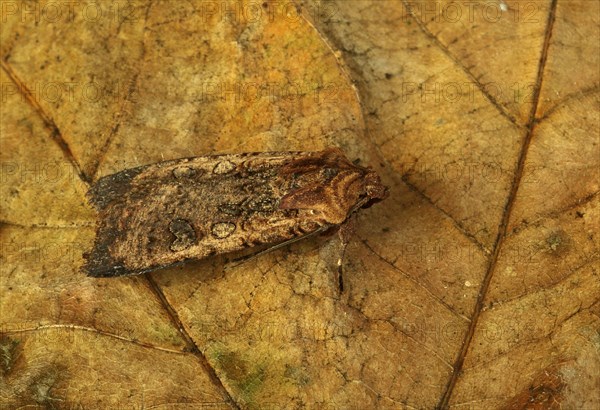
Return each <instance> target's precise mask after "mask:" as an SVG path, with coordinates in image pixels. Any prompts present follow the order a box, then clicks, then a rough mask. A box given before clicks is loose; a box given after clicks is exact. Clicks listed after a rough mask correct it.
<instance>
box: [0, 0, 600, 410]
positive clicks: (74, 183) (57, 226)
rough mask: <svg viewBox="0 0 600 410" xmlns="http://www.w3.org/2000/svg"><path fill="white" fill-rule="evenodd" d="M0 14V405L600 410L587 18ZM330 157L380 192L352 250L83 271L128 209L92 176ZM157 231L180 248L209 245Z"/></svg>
mask: <svg viewBox="0 0 600 410" xmlns="http://www.w3.org/2000/svg"><path fill="white" fill-rule="evenodd" d="M0 13H1V15H0V18H1V24H0V30H1V32H0V34H1V44H0V53H1V60H0V61H1V68H2V69H1V71H0V81H1V98H2V106H1V110H2V113H1V114H2V115H1V128H0V138H1V141H0V142H1V149H0V171H1V184H0V187H1V188H0V189H1V191H0V212H1V223H2V224H1V225H0V229H1V233H0V235H1V239H0V242H1V273H0V292H1V294H0V309H1V311H0V313H1V314H0V321H1V325H0V332H1V335H0V358H1V360H0V372H1V376H0V407H2V408H8V409H13V408H14V409H17V408H34V407H36V408H38V407H39V408H55V409H73V408H83V409H104V408H145V409H147V408H156V409H162V408H177V409H199V408H219V409H220V408H223V409H229V408H233V409H371V408H377V409H405V408H406V409H434V408H440V409H449V408H452V409H559V408H560V409H586V410H587V409H597V408H600V387H599V386H600V354H599V351H600V336H599V335H600V303H599V299H600V278H599V269H600V266H599V263H598V255H599V239H598V235H599V229H600V226H599V224H600V215H599V213H600V212H599V201H600V200H599V196H598V191H599V186H598V181H600V175H599V171H598V170H599V168H600V164H599V158H600V152H599V146H600V145H599V143H600V141H599V121H600V118H599V111H598V107H599V104H598V99H599V91H600V87H599V84H600V78H599V72H600V67H599V56H600V50H599V47H600V46H599V44H600V41H598V40H599V36H600V32H599V30H600V29H599V21H600V5H599V3H598V2H597V1H596V2H595V1H588V0H520V1H516V0H485V1H484V0H482V1H473V2H471V1H464V2H461V1H421V0H418V1H408V0H398V1H354V0H350V1H346V0H337V1H312V0H306V1H301V0H298V1H293V2H279V1H267V2H262V1H261V2H252V1H210V0H206V1H201V0H187V1H166V0H154V1H151V0H148V1H144V0H132V1H127V0H114V1H113V0H107V1H101V2H92V1H77V2H67V1H64V2H61V1H56V0H41V1H21V0H2V1H0ZM331 147H338V148H339V149H341V151H342V152H344V154H345V156H346V157H347V158H348V159H349V160H350V161H355V160H357V161H359V162H354V165H356V166H360V167H367V166H370V167H372V170H373V171H374V172H376V173H377V174H378V175H380V176H381V180H382V184H384V185H386V186H389V197H388V198H387V199H385V200H384V201H382V202H381V203H379V204H377V205H376V206H373V207H371V208H368V209H363V210H361V212H359V213H357V214H356V220H355V221H354V222H355V223H354V224H353V225H354V230H353V232H352V233H351V235H349V238H350V241H349V244H348V246H347V247H346V248H345V251H344V250H343V246H342V242H341V241H340V240H339V239H338V236H337V235H329V236H324V235H313V236H311V237H309V238H306V239H305V240H303V241H298V242H295V243H292V244H289V245H287V246H283V247H281V248H277V249H275V250H272V251H271V252H269V253H266V254H262V255H258V256H257V257H254V258H251V259H248V260H246V261H245V262H243V263H241V264H231V263H229V262H228V261H227V258H226V257H223V256H221V255H217V256H213V257H208V258H204V259H202V260H200V261H191V262H188V263H185V264H183V265H178V266H172V267H167V268H164V269H161V270H157V271H153V272H150V273H145V274H141V275H137V276H118V277H110V278H97V277H90V276H88V275H86V274H84V273H82V272H81V271H80V269H81V267H82V266H83V265H84V262H85V261H84V257H83V254H84V253H85V252H86V251H87V250H89V249H92V248H93V245H94V240H95V224H96V220H97V217H98V216H99V214H100V213H101V212H102V211H101V209H102V208H103V207H107V206H109V204H110V203H114V201H117V202H119V201H122V199H123V198H124V197H125V196H126V195H127V193H128V192H129V191H127V189H124V190H120V189H116V188H115V189H113V190H110V192H109V193H108V194H107V195H100V196H97V198H96V201H95V203H96V206H97V208H95V207H93V206H91V205H90V204H88V202H87V200H86V193H87V192H88V190H89V189H90V187H92V186H94V184H95V183H96V182H98V181H103V179H102V178H103V177H106V176H108V175H118V176H119V177H118V178H121V179H122V180H121V181H120V183H117V184H116V185H113V186H114V187H119V186H120V187H124V188H126V185H127V184H128V183H129V182H128V181H132V180H135V178H136V177H137V176H136V172H137V171H127V172H126V173H119V172H121V171H124V170H135V169H137V170H139V169H140V168H139V167H143V166H147V165H149V164H156V163H162V162H163V161H174V160H177V159H180V158H187V157H205V156H210V155H216V154H223V155H232V154H238V153H243V152H284V151H285V152H290V151H297V152H320V151H323V150H325V149H328V148H331ZM226 165H227V164H223V167H224V168H223V169H225V168H226ZM219 169H220V168H219ZM172 171H173V172H172V175H173V178H180V179H186V178H192V179H193V178H199V175H198V174H196V173H195V172H198V171H197V170H195V169H193V167H190V168H185V167H179V168H177V169H176V170H172ZM328 172H330V171H327V172H325V171H324V174H323V177H325V178H326V177H327V176H326V174H327V173H328ZM156 189H159V188H158V187H157V188H156ZM215 192H216V194H215V195H217V193H218V192H219V191H218V190H217V191H215ZM344 194H345V192H340V196H343V195H344ZM218 199H219V198H206V199H205V201H208V202H210V203H214V202H215V200H217V202H218ZM219 204H221V202H219ZM193 205H194V204H189V203H188V204H185V207H187V208H185V209H189V210H191V209H192V207H193ZM221 205H223V207H222V208H221V209H222V212H225V213H226V212H230V213H235V212H237V211H238V210H240V209H239V207H236V206H234V205H235V204H225V203H223V204H221ZM255 205H256V207H262V206H265V207H266V206H267V205H268V201H264V202H263V201H260V200H257V202H256V203H255ZM198 206H202V204H199V205H198ZM123 212H128V211H127V209H123ZM222 222H227V221H225V220H224V221H222ZM161 223H162V225H161V226H162V227H163V228H164V229H163V230H162V232H163V233H167V234H168V238H169V243H168V247H169V249H170V251H172V252H186V249H188V248H189V247H190V246H193V243H194V241H197V240H198V236H197V231H196V229H195V228H196V227H195V226H194V224H192V223H190V220H189V218H187V217H185V215H175V214H173V215H165V217H164V219H162V220H161ZM146 228H147V229H150V228H149V227H146ZM230 231H231V225H229V224H227V223H224V224H221V225H218V226H216V227H215V231H214V233H215V234H216V235H217V236H219V235H220V236H226V235H229V234H230ZM350 231H352V230H351V229H348V230H346V229H344V233H345V234H346V233H348V232H350ZM211 234H212V231H211ZM342 236H343V237H344V236H345V235H342ZM346 239H347V238H344V241H345V240H346ZM164 245H165V246H166V245H167V243H166V242H165V244H164ZM136 253H138V252H135V251H132V252H131V254H130V255H127V257H128V258H129V260H131V261H136V260H138V258H137V257H138V256H139V255H136ZM342 254H343V256H344V257H343V258H341V269H340V268H339V267H338V260H339V259H340V256H341V255H342ZM340 273H341V276H342V277H343V280H344V282H343V284H344V288H343V291H341V292H340V287H339V285H338V274H340Z"/></svg>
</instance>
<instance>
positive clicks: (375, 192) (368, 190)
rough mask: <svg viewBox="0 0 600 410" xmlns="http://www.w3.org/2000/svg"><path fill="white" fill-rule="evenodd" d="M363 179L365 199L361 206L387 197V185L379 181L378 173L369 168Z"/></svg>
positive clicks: (368, 205) (366, 205) (366, 206)
mask: <svg viewBox="0 0 600 410" xmlns="http://www.w3.org/2000/svg"><path fill="white" fill-rule="evenodd" d="M363 181H364V196H365V198H366V201H365V204H364V205H363V206H362V208H368V207H370V206H371V205H373V204H375V203H377V202H379V201H382V200H384V199H385V198H387V197H388V195H389V191H388V187H386V186H385V185H383V184H382V183H381V178H379V175H377V173H376V172H375V171H372V170H370V169H369V170H368V172H367V174H366V175H365V176H364V179H363Z"/></svg>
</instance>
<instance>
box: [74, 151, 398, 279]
mask: <svg viewBox="0 0 600 410" xmlns="http://www.w3.org/2000/svg"><path fill="white" fill-rule="evenodd" d="M373 187H375V188H376V189H373ZM386 194H387V190H386V188H385V187H384V186H383V185H381V182H380V181H379V177H377V176H376V174H375V173H374V172H373V171H371V170H369V169H366V168H362V167H358V166H356V165H354V164H352V163H351V162H350V161H348V159H346V157H345V156H344V155H343V153H342V152H341V151H340V150H338V149H329V150H325V151H319V152H272V153H245V154H228V155H214V156H203V157H194V158H184V159H179V160H171V161H164V162H160V163H156V164H151V165H146V166H143V167H138V168H134V169H129V170H125V171H121V172H119V173H117V174H113V175H109V176H107V177H104V178H102V179H100V180H99V181H98V182H97V183H96V184H95V185H94V186H93V187H92V188H91V190H90V193H89V196H90V202H92V204H94V205H95V206H96V208H97V209H98V211H99V216H98V223H97V230H96V238H95V242H94V247H93V249H92V250H91V252H90V253H88V254H86V255H85V257H86V264H85V265H84V270H85V272H86V273H87V274H89V275H91V276H120V275H128V274H139V273H143V272H148V271H152V270H155V269H159V268H163V267H167V266H171V265H174V264H177V263H181V262H182V261H185V260H188V259H202V258H206V257H209V256H211V255H215V254H223V253H228V252H233V251H239V250H242V249H245V248H250V247H254V246H257V245H267V244H272V245H274V246H275V245H277V244H279V243H286V242H289V241H293V240H295V239H296V238H301V237H304V236H306V235H308V234H311V233H313V232H317V231H321V230H323V229H325V228H324V227H330V226H335V225H339V224H340V223H342V222H343V221H344V220H345V219H346V218H347V217H348V215H350V214H351V213H353V212H355V211H356V210H357V209H358V208H360V207H362V206H364V205H366V204H367V203H369V202H370V201H373V200H380V199H383V198H384V197H385V195H386Z"/></svg>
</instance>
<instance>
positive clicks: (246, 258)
mask: <svg viewBox="0 0 600 410" xmlns="http://www.w3.org/2000/svg"><path fill="white" fill-rule="evenodd" d="M331 227H332V225H323V226H321V227H320V228H318V229H317V230H316V231H313V232H311V233H309V234H306V235H303V236H298V237H296V238H292V239H288V240H287V241H283V242H280V243H278V244H275V245H273V246H269V247H268V248H267V249H263V250H261V251H258V252H256V253H253V254H250V255H245V256H241V257H239V258H236V259H233V260H232V261H231V264H229V265H227V266H226V267H225V268H224V270H227V269H231V268H235V267H236V266H239V265H241V264H242V263H245V262H248V261H250V260H252V259H254V258H257V257H259V256H261V255H264V254H265V253H269V252H271V251H274V250H276V249H279V248H283V247H284V246H287V245H290V244H292V243H294V242H297V241H301V240H303V239H306V238H310V237H312V236H316V235H318V234H321V233H323V232H325V231H327V230H329V229H330V228H331Z"/></svg>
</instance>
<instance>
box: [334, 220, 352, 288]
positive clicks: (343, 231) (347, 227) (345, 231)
mask: <svg viewBox="0 0 600 410" xmlns="http://www.w3.org/2000/svg"><path fill="white" fill-rule="evenodd" d="M354 219H355V218H354V217H350V218H348V219H347V220H346V222H344V223H343V224H342V225H341V226H340V229H339V230H338V236H339V238H340V242H341V250H340V257H339V259H338V261H337V266H338V290H339V293H340V294H341V293H343V292H344V268H343V262H344V257H345V256H346V247H347V246H348V243H350V238H352V236H353V235H354Z"/></svg>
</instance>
